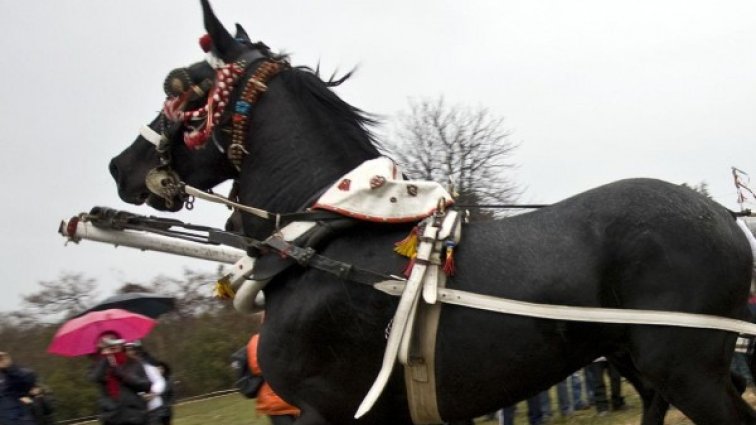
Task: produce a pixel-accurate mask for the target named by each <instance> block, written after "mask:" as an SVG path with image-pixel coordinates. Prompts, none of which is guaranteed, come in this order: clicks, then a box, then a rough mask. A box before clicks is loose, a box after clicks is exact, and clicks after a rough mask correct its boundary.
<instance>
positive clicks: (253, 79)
mask: <svg viewBox="0 0 756 425" xmlns="http://www.w3.org/2000/svg"><path fill="white" fill-rule="evenodd" d="M215 59H216V60H214V61H213V62H211V61H208V63H209V64H210V65H211V66H212V67H213V68H214V69H215V79H209V78H208V79H205V80H203V81H201V82H200V83H198V84H191V79H190V78H189V77H188V76H186V77H185V78H180V77H177V78H176V79H174V80H173V81H170V82H169V79H170V78H171V74H173V72H172V73H171V74H169V77H168V79H166V83H165V89H166V94H167V95H168V99H167V100H166V102H165V104H164V107H163V109H162V110H161V111H160V115H159V117H158V119H157V123H158V126H159V128H158V129H157V130H156V129H154V128H152V126H150V125H144V126H142V128H141V129H140V131H139V134H140V135H141V136H142V137H143V138H144V139H145V140H147V141H148V142H150V143H151V144H152V145H154V147H155V151H156V152H157V154H158V157H159V158H160V165H158V166H157V167H155V168H153V169H151V170H150V171H148V172H147V174H146V176H145V185H146V186H147V189H148V190H149V191H150V192H152V193H153V194H154V195H156V196H158V197H160V198H162V199H163V200H164V202H165V204H166V207H168V208H172V207H173V206H174V200H175V199H182V200H183V202H184V203H185V207H186V208H187V209H191V208H192V206H193V197H191V196H189V195H187V194H186V193H185V192H184V190H183V183H182V182H181V178H180V177H179V175H178V173H176V171H175V170H174V169H173V168H172V166H171V165H172V161H173V158H172V156H171V144H172V141H173V140H175V138H176V137H177V132H178V131H180V129H182V128H188V129H189V130H188V131H184V142H185V143H186V144H187V146H189V147H190V148H193V149H198V148H202V147H204V146H205V145H206V144H207V143H208V142H209V141H212V143H213V145H214V146H215V147H216V149H218V151H219V152H220V153H221V154H225V155H226V157H227V158H228V159H229V161H230V162H231V163H232V164H233V166H234V168H235V169H236V170H237V172H238V171H239V170H240V169H241V162H242V160H243V159H244V157H245V156H246V155H247V154H248V153H249V152H248V151H247V150H246V148H245V147H244V141H245V136H246V134H247V132H248V130H249V115H250V113H251V110H252V105H254V104H255V103H256V102H257V101H258V99H259V97H260V96H261V95H262V93H264V92H265V91H266V90H267V86H266V83H267V82H268V81H269V80H270V79H271V78H273V77H274V76H275V75H277V74H278V73H279V72H280V71H282V70H283V69H286V68H287V67H288V66H289V65H288V63H287V62H286V61H285V60H277V59H273V58H270V57H269V56H266V55H264V54H263V53H261V52H260V51H258V50H256V49H255V50H250V51H248V52H245V53H244V54H242V55H241V57H240V58H239V59H237V60H236V61H234V62H233V63H231V64H225V63H223V62H218V61H217V58H215ZM258 63H259V65H258V66H257V67H255V66H254V65H256V64H258ZM252 69H254V71H252ZM183 75H186V73H184V74H182V76H183ZM186 85H188V87H185V86H186ZM234 94H236V100H235V101H234V102H233V105H232V104H231V99H232V97H234V96H233V95H234ZM202 98H207V102H206V103H205V104H204V105H203V106H201V107H199V108H198V109H194V110H190V111H188V110H186V107H187V105H188V104H190V103H191V102H193V101H196V100H199V99H202ZM200 120H201V121H202V122H201V124H200V125H199V126H198V128H193V127H192V126H187V124H188V123H189V122H190V121H200ZM229 122H230V127H231V128H230V129H228V130H227V129H225V128H224V129H223V130H224V131H223V132H221V133H230V136H231V142H230V143H229V145H228V148H227V149H224V147H223V145H222V144H221V143H220V142H219V141H218V140H217V137H218V133H219V132H217V131H215V130H217V129H219V128H221V127H222V126H224V125H228V124H229Z"/></svg>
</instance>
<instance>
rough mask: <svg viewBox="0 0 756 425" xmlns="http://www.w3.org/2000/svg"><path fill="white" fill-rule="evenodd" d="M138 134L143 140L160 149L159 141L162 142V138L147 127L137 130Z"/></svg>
mask: <svg viewBox="0 0 756 425" xmlns="http://www.w3.org/2000/svg"><path fill="white" fill-rule="evenodd" d="M139 134H140V135H141V136H142V137H144V139H145V140H147V141H148V142H150V143H152V144H153V145H155V147H156V148H157V147H160V141H161V140H163V136H162V135H161V134H160V133H158V132H157V131H155V130H153V129H152V128H150V126H149V125H143V126H142V128H140V129H139Z"/></svg>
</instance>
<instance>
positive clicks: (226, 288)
mask: <svg viewBox="0 0 756 425" xmlns="http://www.w3.org/2000/svg"><path fill="white" fill-rule="evenodd" d="M234 295H236V293H235V292H234V288H232V287H231V276H230V275H225V276H223V277H222V278H220V279H218V281H217V282H215V288H214V289H213V296H214V297H215V298H218V299H221V300H230V299H233V298H234Z"/></svg>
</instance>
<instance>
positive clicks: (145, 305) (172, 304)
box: [82, 292, 176, 319]
mask: <svg viewBox="0 0 756 425" xmlns="http://www.w3.org/2000/svg"><path fill="white" fill-rule="evenodd" d="M110 308H120V309H123V310H128V311H130V312H132V313H138V314H142V315H145V316H147V317H152V318H153V319H155V318H157V317H158V316H160V315H161V314H165V313H168V312H169V311H171V310H173V309H175V308H176V299H175V298H173V297H170V296H167V295H161V294H153V293H150V292H128V293H126V294H117V295H113V296H112V297H108V298H106V299H104V300H103V301H102V302H100V303H99V304H97V305H96V306H94V307H92V308H90V309H89V310H87V311H85V312H84V313H88V312H90V311H99V310H107V309H110ZM82 314H83V313H82Z"/></svg>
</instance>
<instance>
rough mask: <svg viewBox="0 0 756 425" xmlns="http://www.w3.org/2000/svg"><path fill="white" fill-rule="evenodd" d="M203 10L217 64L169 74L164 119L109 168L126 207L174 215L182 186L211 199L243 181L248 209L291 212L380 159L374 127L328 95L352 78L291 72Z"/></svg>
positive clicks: (206, 42)
mask: <svg viewBox="0 0 756 425" xmlns="http://www.w3.org/2000/svg"><path fill="white" fill-rule="evenodd" d="M202 6H203V12H204V24H205V30H206V31H207V36H205V37H203V38H202V39H200V44H201V45H202V47H203V49H204V50H205V51H207V52H209V57H210V59H209V60H206V61H204V62H199V63H196V64H194V65H191V66H189V67H185V68H178V69H175V70H173V71H171V72H170V73H169V74H168V77H167V78H166V81H165V82H164V84H163V86H164V89H165V92H166V96H167V98H166V101H165V104H164V106H163V108H162V110H161V112H160V113H159V114H158V116H157V117H156V118H155V119H154V120H153V121H152V122H151V123H150V124H149V125H147V126H145V127H143V128H142V131H141V132H140V135H139V136H138V137H137V139H136V140H135V141H134V142H133V143H132V144H131V146H129V147H128V148H126V149H125V150H124V151H123V152H122V153H121V154H119V155H118V156H117V157H115V158H114V159H113V160H112V161H111V164H110V170H111V174H112V175H113V177H114V179H115V180H116V182H117V185H118V191H119V195H120V196H121V198H122V199H123V200H124V201H126V202H130V203H134V204H141V203H143V202H147V203H148V205H150V206H152V207H154V208H156V209H159V210H169V211H176V210H178V209H180V208H181V207H182V204H183V200H184V196H183V195H182V193H181V192H182V191H181V186H182V184H183V183H185V184H187V185H191V186H194V187H197V188H199V189H204V190H207V189H211V188H212V187H214V186H215V185H217V184H219V183H221V182H223V181H225V180H228V179H236V180H238V182H239V200H240V201H241V202H243V203H245V204H247V205H251V206H255V207H258V208H265V209H268V210H271V211H274V212H290V211H293V210H297V209H299V208H301V207H303V206H305V205H306V203H307V202H308V201H312V199H311V198H312V197H313V196H314V195H315V194H317V193H318V192H319V191H321V190H323V189H324V188H325V187H327V186H329V185H330V184H332V183H333V182H334V181H335V179H337V178H339V177H340V176H342V175H343V174H344V173H346V172H347V171H349V170H351V169H353V168H354V167H356V166H357V165H359V164H360V163H362V162H363V161H365V160H367V159H371V158H374V157H376V156H378V155H379V153H378V151H377V149H376V148H375V146H374V145H373V143H372V136H371V135H370V133H369V132H368V131H367V129H366V128H365V126H366V125H368V124H370V123H372V120H371V119H370V118H368V117H366V116H364V114H362V112H361V111H360V110H359V109H356V108H354V107H352V106H351V105H349V104H347V103H346V102H344V101H343V100H341V99H340V98H339V97H338V96H337V95H336V94H335V93H333V92H332V91H331V90H330V87H332V86H334V85H338V84H340V83H341V82H343V81H344V80H345V79H346V78H348V76H349V74H347V76H346V77H344V78H342V79H341V80H338V81H333V79H332V80H329V81H327V82H326V81H323V80H321V79H320V77H319V76H318V74H317V71H314V72H313V71H312V70H310V69H308V68H303V67H290V66H289V65H288V63H287V62H286V57H285V56H281V55H274V54H273V53H272V52H271V51H270V49H269V48H268V47H267V46H266V45H265V44H263V43H260V42H258V43H252V42H251V41H250V40H249V37H248V36H247V34H246V32H245V31H244V29H243V28H241V27H240V26H238V25H237V28H236V30H237V31H236V36H231V34H230V33H229V32H228V31H227V30H226V29H225V28H224V26H223V25H222V24H221V23H220V22H219V21H218V19H217V17H216V16H215V14H214V13H213V11H212V9H211V8H210V5H209V4H208V2H207V1H205V0H203V1H202ZM250 93H251V94H250ZM239 123H241V125H240V124H239ZM247 220H255V219H254V218H250V217H247V218H245V223H246V221H247ZM259 224H260V223H259V222H258V223H249V224H245V228H253V227H257V226H258V225H259ZM266 230H267V229H262V230H260V231H261V232H265V231H266Z"/></svg>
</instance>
